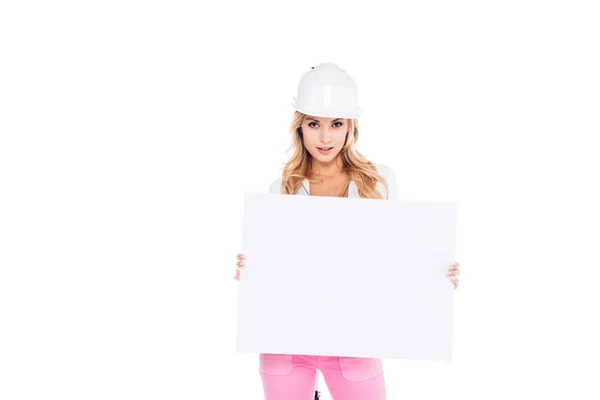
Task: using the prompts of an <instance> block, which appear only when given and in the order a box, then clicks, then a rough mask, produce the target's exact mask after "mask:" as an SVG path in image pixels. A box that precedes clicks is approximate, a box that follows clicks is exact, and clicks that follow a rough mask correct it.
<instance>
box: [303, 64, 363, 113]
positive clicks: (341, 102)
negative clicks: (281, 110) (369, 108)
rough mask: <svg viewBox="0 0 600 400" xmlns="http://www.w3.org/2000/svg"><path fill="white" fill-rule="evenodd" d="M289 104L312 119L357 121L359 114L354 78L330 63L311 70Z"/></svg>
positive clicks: (304, 76)
mask: <svg viewBox="0 0 600 400" xmlns="http://www.w3.org/2000/svg"><path fill="white" fill-rule="evenodd" d="M292 105H293V106H294V109H295V110H296V111H300V112H301V113H304V114H308V115H313V116H315V117H324V118H358V117H360V113H361V111H360V107H359V106H358V90H357V87H356V83H355V82H354V79H352V77H350V75H348V74H347V73H346V71H345V70H343V69H341V68H340V67H338V66H337V65H335V64H332V63H323V64H319V65H317V66H316V67H312V69H311V70H310V71H308V72H307V73H305V74H304V75H303V76H302V78H300V83H299V84H298V94H297V96H296V97H294V101H293V102H292Z"/></svg>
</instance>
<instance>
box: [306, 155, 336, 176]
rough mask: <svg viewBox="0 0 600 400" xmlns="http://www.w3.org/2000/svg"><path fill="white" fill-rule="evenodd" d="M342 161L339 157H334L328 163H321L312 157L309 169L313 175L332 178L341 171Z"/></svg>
mask: <svg viewBox="0 0 600 400" xmlns="http://www.w3.org/2000/svg"><path fill="white" fill-rule="evenodd" d="M342 168H343V162H342V159H341V157H339V156H338V157H336V158H334V159H333V160H331V161H330V162H328V163H322V162H320V161H317V160H316V159H314V158H313V159H312V165H311V171H312V173H313V174H314V175H316V176H319V177H325V178H332V177H334V176H337V175H339V174H340V173H342Z"/></svg>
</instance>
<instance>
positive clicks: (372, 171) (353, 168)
mask: <svg viewBox="0 0 600 400" xmlns="http://www.w3.org/2000/svg"><path fill="white" fill-rule="evenodd" d="M307 117H309V115H306V114H303V113H301V112H298V111H296V112H294V115H293V118H292V123H291V126H290V131H291V134H292V144H291V146H290V147H289V148H288V151H290V150H293V154H292V156H291V157H290V159H289V160H288V161H287V162H286V163H285V166H284V168H283V177H282V182H281V193H284V194H296V193H297V192H298V190H299V189H300V187H301V186H302V181H303V180H304V179H308V180H309V181H310V182H318V181H319V180H318V179H316V178H314V177H313V176H312V171H311V165H312V156H311V155H310V153H309V152H308V150H306V147H305V146H304V140H303V138H302V123H303V122H304V120H305V119H306V118H307ZM357 140H358V121H357V120H356V119H350V120H349V129H348V133H347V134H346V141H345V143H344V146H343V147H342V150H341V151H340V154H339V155H338V156H341V159H342V162H343V166H342V171H343V172H345V173H346V174H347V175H348V176H349V177H350V179H352V180H353V181H354V183H356V187H357V188H358V195H359V197H362V198H369V199H382V198H383V196H382V195H381V193H380V192H379V190H377V182H381V183H382V184H383V186H384V187H385V190H386V193H387V196H386V199H387V198H389V187H388V183H387V181H386V180H385V178H384V177H383V176H381V175H380V174H379V173H378V172H377V167H376V166H375V164H373V163H372V162H371V161H369V160H368V159H367V158H365V157H364V156H363V155H362V154H360V153H359V152H358V151H357V150H356V142H357ZM347 196H348V187H346V190H345V191H344V192H343V193H342V194H341V195H340V197H347Z"/></svg>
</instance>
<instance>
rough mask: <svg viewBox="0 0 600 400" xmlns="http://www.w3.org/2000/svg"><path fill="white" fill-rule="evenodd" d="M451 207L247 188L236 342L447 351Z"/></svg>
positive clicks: (322, 351)
mask: <svg viewBox="0 0 600 400" xmlns="http://www.w3.org/2000/svg"><path fill="white" fill-rule="evenodd" d="M456 214H457V213H456V206H455V205H454V204H453V203H423V202H406V201H397V200H379V199H362V198H336V197H322V196H294V195H283V194H269V193H266V194H263V193H246V194H245V197H244V214H243V234H242V242H243V244H242V252H243V253H244V254H246V256H247V260H246V264H245V267H244V268H243V269H242V279H241V280H240V282H239V304H238V321H237V352H243V353H248V352H254V353H285V354H306V355H330V356H348V357H381V358H411V359H427V360H442V361H450V360H451V358H452V314H453V295H454V293H453V290H454V289H453V285H452V282H451V281H450V279H449V278H448V277H447V276H446V271H447V269H448V266H450V265H451V264H452V263H454V262H455V261H456V260H455V232H456Z"/></svg>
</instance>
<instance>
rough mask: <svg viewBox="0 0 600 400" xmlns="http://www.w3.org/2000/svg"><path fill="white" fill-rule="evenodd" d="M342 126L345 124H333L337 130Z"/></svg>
mask: <svg viewBox="0 0 600 400" xmlns="http://www.w3.org/2000/svg"><path fill="white" fill-rule="evenodd" d="M342 125H344V124H343V123H341V122H339V121H338V122H336V123H334V124H333V126H335V127H336V128H339V127H340V126H342Z"/></svg>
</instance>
